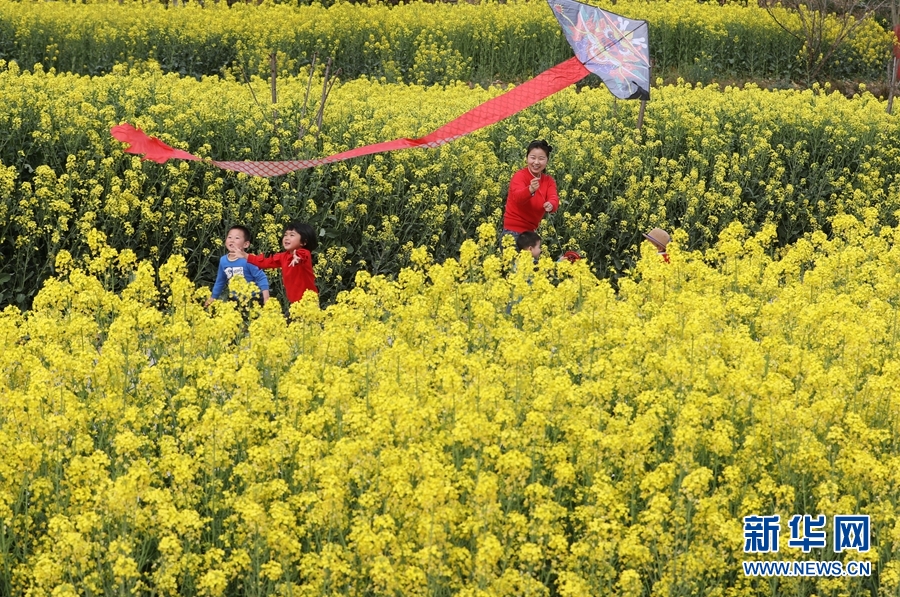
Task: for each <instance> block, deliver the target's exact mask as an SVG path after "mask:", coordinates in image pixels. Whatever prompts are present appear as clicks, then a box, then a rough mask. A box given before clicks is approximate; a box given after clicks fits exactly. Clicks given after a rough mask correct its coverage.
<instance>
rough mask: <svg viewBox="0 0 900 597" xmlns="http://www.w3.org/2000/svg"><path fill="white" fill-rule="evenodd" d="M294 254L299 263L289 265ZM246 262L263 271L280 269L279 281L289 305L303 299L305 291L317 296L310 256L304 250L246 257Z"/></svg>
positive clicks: (317, 291)
mask: <svg viewBox="0 0 900 597" xmlns="http://www.w3.org/2000/svg"><path fill="white" fill-rule="evenodd" d="M294 253H296V254H297V257H298V258H299V259H300V262H299V263H296V264H294V265H291V260H292V259H293V258H294ZM247 261H248V262H250V263H251V264H253V265H255V266H256V267H261V268H263V269H274V268H276V267H278V268H281V279H282V281H283V282H284V290H285V292H287V298H288V302H290V303H296V302H297V301H299V300H300V299H301V298H303V293H304V292H306V291H307V290H312V291H313V292H315V293H316V294H319V289H318V288H316V275H315V274H314V273H313V268H312V254H311V253H310V252H309V251H307V250H306V249H297V250H296V251H294V252H293V253H289V252H287V251H282V252H281V253H275V254H274V255H272V256H271V257H265V256H264V255H247Z"/></svg>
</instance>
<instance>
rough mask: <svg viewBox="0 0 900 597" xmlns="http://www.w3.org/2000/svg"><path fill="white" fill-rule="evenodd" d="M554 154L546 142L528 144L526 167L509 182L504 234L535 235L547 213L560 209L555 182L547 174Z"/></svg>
mask: <svg viewBox="0 0 900 597" xmlns="http://www.w3.org/2000/svg"><path fill="white" fill-rule="evenodd" d="M551 151H553V148H552V147H551V146H550V145H548V144H547V142H546V141H544V140H543V139H541V140H540V141H532V142H531V143H529V144H528V149H527V150H526V152H525V156H526V158H525V161H526V164H527V165H526V167H525V168H522V169H521V170H519V171H518V172H516V173H515V174H513V177H512V180H510V181H509V193H508V194H507V195H506V209H505V210H504V212H503V232H502V234H510V235H512V236H513V237H514V238H518V236H519V234H521V233H522V232H534V231H536V230H537V227H538V225H540V223H541V219H542V218H543V217H544V214H545V213H551V212H555V211H556V210H557V209H558V208H559V194H557V192H556V181H555V180H553V177H552V176H549V175H547V174H546V173H545V172H544V170H546V168H547V161H548V160H549V159H550V152H551ZM501 238H503V237H502V236H501Z"/></svg>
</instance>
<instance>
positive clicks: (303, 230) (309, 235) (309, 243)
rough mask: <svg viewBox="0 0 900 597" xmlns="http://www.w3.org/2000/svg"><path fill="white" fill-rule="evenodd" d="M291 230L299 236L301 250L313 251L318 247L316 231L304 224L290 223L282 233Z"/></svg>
mask: <svg viewBox="0 0 900 597" xmlns="http://www.w3.org/2000/svg"><path fill="white" fill-rule="evenodd" d="M288 230H293V231H294V232H296V233H297V234H299V235H300V240H302V241H303V248H304V249H306V250H307V251H315V250H316V247H318V246H319V240H318V239H317V238H316V229H315V228H313V227H312V226H310V225H309V224H307V223H306V222H291V223H289V224H288V225H287V226H285V227H284V231H285V232H287V231H288Z"/></svg>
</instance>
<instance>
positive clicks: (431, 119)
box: [0, 63, 900, 305]
mask: <svg viewBox="0 0 900 597" xmlns="http://www.w3.org/2000/svg"><path fill="white" fill-rule="evenodd" d="M306 81H307V77H296V78H294V77H291V78H284V79H281V80H279V97H280V98H282V99H281V101H280V102H279V103H278V105H277V106H275V109H276V110H277V113H278V118H277V119H276V120H275V121H274V123H273V119H272V112H270V111H268V110H265V111H260V109H259V107H258V106H257V105H256V103H255V102H254V101H253V95H252V93H251V88H253V87H255V88H256V89H257V92H256V93H257V94H258V95H261V94H263V93H264V92H265V89H266V83H265V82H263V81H260V80H258V79H254V80H252V81H251V87H250V88H248V86H247V85H245V84H241V83H240V82H238V81H219V80H216V79H211V78H210V79H204V80H202V81H197V80H195V79H191V78H183V77H178V76H176V75H174V74H169V75H165V74H163V73H161V72H160V71H159V69H158V68H153V67H151V66H147V67H145V68H143V69H134V70H128V69H127V68H125V67H120V68H118V69H117V70H116V72H115V73H113V74H111V75H106V76H101V77H92V78H88V77H81V76H76V75H64V74H56V73H52V72H45V71H43V70H41V69H38V70H35V71H34V72H26V71H21V70H20V69H19V67H18V66H17V65H16V64H15V63H11V64H7V65H4V64H2V63H0V130H3V131H4V138H3V142H0V216H2V217H0V252H2V256H3V258H2V259H0V276H8V278H3V280H4V281H6V282H9V283H8V284H2V285H0V293H3V294H2V298H0V304H8V303H16V304H19V305H27V304H28V303H29V301H30V300H31V298H32V297H33V296H34V294H35V293H36V292H37V290H38V288H40V284H41V282H42V281H43V280H44V279H46V278H47V277H48V276H50V275H52V274H53V273H54V270H53V263H54V259H55V256H56V255H57V254H58V253H59V251H61V250H65V251H68V253H69V254H70V255H71V256H72V257H73V258H74V259H75V260H76V261H79V260H81V259H83V258H86V257H93V256H95V255H96V254H97V253H98V252H101V251H103V250H104V247H109V248H110V249H111V250H114V251H122V250H126V249H127V250H130V251H132V252H133V254H134V256H135V257H136V258H137V259H142V260H143V259H148V260H151V261H152V262H153V263H154V265H155V266H156V267H158V266H159V265H160V264H162V263H164V262H165V261H166V260H167V259H168V258H169V256H170V255H173V254H177V255H183V256H184V257H185V258H186V260H187V265H188V271H189V272H190V276H191V278H192V279H193V280H194V281H197V282H199V283H205V284H210V283H211V282H212V279H213V278H214V276H215V262H216V261H215V259H216V257H217V255H218V254H219V253H220V252H221V239H222V238H223V237H224V234H225V231H226V230H227V227H228V226H230V225H231V224H232V223H235V222H240V223H243V224H245V225H247V226H249V227H250V228H251V230H252V231H253V232H254V234H255V235H256V240H255V242H254V245H253V246H254V249H255V250H257V251H272V250H273V249H277V248H278V247H279V238H280V233H281V226H282V225H283V223H284V222H285V221H286V220H287V219H290V218H300V219H303V220H308V221H310V222H312V223H313V224H314V225H315V226H316V229H317V230H319V231H321V236H322V239H321V240H322V250H321V251H320V252H319V254H318V255H317V262H316V267H317V270H316V272H317V276H318V277H319V280H320V282H321V284H320V288H321V289H322V290H323V297H324V298H325V302H326V303H330V302H331V301H333V300H334V298H335V296H336V294H337V292H338V291H339V290H341V289H346V288H349V287H350V286H351V284H352V281H353V278H354V275H355V272H356V271H359V270H361V269H365V270H367V271H369V272H371V273H374V274H379V273H387V274H396V273H397V272H399V270H400V268H401V267H402V266H403V265H406V264H408V263H409V258H410V255H411V250H412V248H413V247H416V246H421V245H425V246H429V247H431V248H432V250H433V251H434V255H435V257H436V258H437V259H438V260H443V259H444V258H446V257H448V256H454V255H457V254H458V250H459V246H460V245H461V243H462V242H463V240H464V239H466V238H473V237H474V234H475V230H476V229H477V227H478V226H479V225H480V224H482V223H485V222H491V223H494V224H497V225H499V221H500V210H501V209H502V206H503V202H504V197H505V185H506V183H507V181H508V180H509V177H510V176H511V174H512V173H513V172H514V171H515V170H516V169H518V168H520V167H521V165H522V163H523V159H524V156H523V148H524V147H525V145H526V144H527V143H528V142H529V141H530V140H531V139H535V138H548V139H550V141H551V143H552V144H553V145H554V146H555V147H556V151H555V152H554V155H553V158H552V160H551V163H550V169H549V171H550V173H551V174H552V175H553V176H554V177H555V178H556V180H557V184H558V186H559V188H560V194H561V197H562V200H563V202H562V208H561V209H560V212H559V213H558V214H556V215H555V216H554V217H553V218H551V219H548V220H547V221H546V222H545V224H544V226H543V227H542V229H541V231H540V232H541V234H542V235H543V236H544V237H545V244H547V245H548V246H549V247H550V249H551V250H552V251H554V252H561V251H562V250H566V249H578V250H581V251H582V252H585V253H587V254H588V255H590V256H591V258H592V260H593V261H594V263H595V264H596V267H597V272H598V273H599V274H600V275H607V274H616V273H618V272H620V271H622V270H623V269H626V268H627V267H629V265H630V264H631V263H632V262H633V260H634V257H635V246H636V244H637V243H638V242H639V241H640V239H641V237H640V233H641V231H643V230H647V229H649V228H652V227H653V226H657V225H662V226H664V227H665V226H670V225H679V226H681V227H682V228H684V229H685V230H686V231H687V232H688V235H689V240H688V246H689V247H691V248H702V247H705V246H708V245H709V244H710V243H711V242H713V241H714V240H715V239H716V238H717V235H718V234H719V232H720V231H721V230H722V229H723V228H724V227H725V226H726V225H727V224H728V223H730V222H732V221H739V222H741V223H742V224H743V225H744V226H745V227H746V228H747V229H748V230H752V231H757V230H759V229H760V228H761V226H762V225H764V224H765V223H773V224H775V225H776V226H777V231H778V240H779V242H780V243H781V244H786V243H790V242H793V241H794V240H795V239H797V238H799V237H800V236H801V235H802V234H804V233H806V232H811V231H814V230H827V229H828V226H829V224H828V221H829V218H831V217H832V216H834V215H836V214H840V213H850V214H856V215H857V216H859V217H863V212H864V210H865V209H867V208H869V207H875V208H877V209H878V210H879V218H878V220H879V221H880V222H882V223H885V224H890V225H892V224H894V223H896V213H897V210H898V209H900V194H898V186H897V184H896V182H895V181H896V180H898V178H897V176H898V175H900V149H898V147H897V144H896V142H895V140H896V139H897V138H898V137H900V127H898V125H897V123H896V121H895V120H894V119H892V118H891V117H890V116H888V115H887V114H885V112H884V106H883V104H882V103H880V102H878V101H877V100H875V98H873V97H872V96H871V95H869V94H866V93H862V94H861V95H860V96H859V97H857V98H855V99H853V100H848V99H846V98H844V97H843V96H841V95H839V94H833V93H828V92H827V90H826V89H823V88H818V87H816V88H814V89H812V90H809V91H805V92H796V91H781V92H770V91H764V90H760V89H757V88H754V87H752V86H748V87H746V88H743V89H736V88H731V87H729V88H726V89H720V88H718V87H714V86H707V87H692V86H689V85H685V84H680V85H675V86H663V87H659V88H656V89H654V91H653V93H654V95H653V99H652V101H651V102H650V103H649V104H648V106H647V111H646V117H645V121H644V127H643V130H642V131H640V132H639V131H636V130H635V124H636V120H637V110H638V106H637V105H636V104H635V103H628V102H616V101H614V100H613V98H612V97H611V96H610V95H609V94H608V93H607V92H606V91H604V90H601V89H583V90H580V91H578V90H575V89H569V90H566V91H564V92H561V93H559V94H556V95H555V96H553V97H551V98H548V99H546V100H544V101H543V102H541V103H539V104H538V105H536V106H534V107H533V108H530V109H528V110H526V111H524V112H522V113H520V114H519V115H516V116H514V117H513V118H510V119H508V120H506V121H504V122H501V123H499V124H497V125H494V126H492V127H490V128H488V129H485V130H482V131H479V132H476V133H474V134H472V135H469V136H467V137H465V138H462V139H459V140H458V141H455V142H454V143H451V144H448V145H446V146H444V147H441V148H439V149H436V150H424V149H423V150H407V151H398V152H393V153H389V154H384V155H377V156H372V157H367V158H361V159H357V160H353V161H350V162H344V163H340V164H334V165H332V166H328V167H323V168H316V169H313V170H308V171H304V172H301V173H298V174H296V175H292V176H288V177H280V178H276V179H271V180H266V179H260V178H248V177H245V176H243V175H234V174H231V173H226V172H224V171H222V170H219V169H217V168H214V167H211V166H206V165H203V164H199V163H186V162H170V163H168V164H165V165H162V166H161V165H157V164H155V163H152V162H142V161H141V160H140V159H138V158H137V157H133V156H127V155H125V154H123V152H122V145H121V144H120V143H118V142H117V141H115V140H114V139H112V138H111V137H110V135H109V132H108V130H109V127H110V126H112V125H114V124H118V123H119V122H121V121H123V120H124V121H129V122H132V123H134V124H135V125H137V126H139V127H141V128H143V129H145V130H146V131H147V132H148V133H150V134H155V135H159V136H160V137H161V138H162V139H163V140H164V141H167V142H169V143H175V144H178V145H180V146H182V147H184V148H185V149H189V150H191V151H192V152H194V153H197V154H199V155H201V156H204V157H205V156H213V157H215V158H217V159H241V158H251V159H288V158H292V157H313V156H320V155H328V154H330V153H334V152H337V151H342V150H344V149H348V148H351V147H356V146H360V145H365V144H368V143H373V142H376V141H382V140H385V139H391V138H396V137H415V136H420V135H423V134H425V133H427V132H429V131H430V130H433V129H434V128H436V127H438V126H439V125H441V124H443V123H445V122H447V121H449V120H451V119H452V118H454V117H455V116H457V115H459V114H461V113H462V112H464V111H465V110H467V109H469V108H471V107H473V106H475V105H477V104H478V103H480V102H482V101H484V100H486V99H488V98H490V97H492V96H495V95H497V94H499V93H501V92H502V90H501V89H499V88H489V89H486V90H485V89H481V88H477V87H476V88H475V89H471V88H469V87H468V86H467V85H463V84H458V85H453V86H448V87H444V88H441V87H427V88H425V87H421V86H417V85H409V86H407V85H391V84H385V83H380V82H375V81H371V80H368V79H360V80H355V81H350V82H346V83H343V84H341V85H339V86H337V87H335V88H334V89H333V90H332V94H331V98H330V99H329V102H328V104H327V106H326V111H325V119H324V122H323V126H322V130H321V131H318V130H316V127H315V123H314V114H315V105H314V104H313V103H312V100H310V105H305V104H304V97H305V89H306ZM106 254H107V255H109V256H111V255H112V253H111V252H110V251H107V252H106ZM113 274H114V272H113ZM113 274H110V275H113ZM123 280H124V279H123ZM123 283H124V282H123ZM120 287H121V286H120ZM277 287H279V285H277V284H276V288H277Z"/></svg>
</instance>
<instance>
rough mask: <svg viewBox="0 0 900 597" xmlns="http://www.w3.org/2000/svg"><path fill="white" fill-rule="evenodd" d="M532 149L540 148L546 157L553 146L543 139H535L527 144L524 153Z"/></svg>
mask: <svg viewBox="0 0 900 597" xmlns="http://www.w3.org/2000/svg"><path fill="white" fill-rule="evenodd" d="M532 149H542V150H543V151H544V153H546V154H547V157H548V158H549V157H550V152H551V151H553V146H552V145H550V144H549V143H547V142H546V141H544V140H543V139H535V140H534V141H532V142H531V143H529V144H528V148H527V149H526V150H525V155H528V154H529V153H531V150H532Z"/></svg>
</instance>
